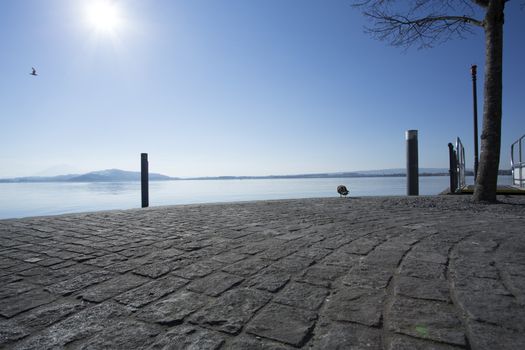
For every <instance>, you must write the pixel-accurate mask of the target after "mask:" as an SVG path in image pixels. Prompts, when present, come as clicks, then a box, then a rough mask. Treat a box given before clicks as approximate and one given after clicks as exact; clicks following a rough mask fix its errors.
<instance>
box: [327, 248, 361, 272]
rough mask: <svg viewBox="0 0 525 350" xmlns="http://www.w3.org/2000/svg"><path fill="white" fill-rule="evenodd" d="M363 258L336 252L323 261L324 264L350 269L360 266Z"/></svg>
mask: <svg viewBox="0 0 525 350" xmlns="http://www.w3.org/2000/svg"><path fill="white" fill-rule="evenodd" d="M361 258H362V256H361V255H357V254H348V253H345V252H343V251H335V252H334V253H332V254H330V255H329V256H327V257H326V258H325V259H324V260H323V264H326V265H335V266H342V267H346V268H350V267H354V266H356V265H357V264H359V261H360V259H361Z"/></svg>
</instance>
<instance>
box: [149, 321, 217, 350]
mask: <svg viewBox="0 0 525 350" xmlns="http://www.w3.org/2000/svg"><path fill="white" fill-rule="evenodd" d="M222 344H224V337H223V336H222V335H219V334H218V333H216V332H213V331H210V330H207V329H202V328H199V327H193V326H186V325H184V326H179V327H174V328H170V329H169V330H168V331H167V332H166V333H163V334H160V335H159V336H158V337H157V338H156V339H155V343H154V344H153V345H151V346H150V347H149V348H148V349H149V350H166V349H170V350H186V349H192V350H193V349H195V350H197V349H198V350H217V349H219V348H220V347H221V346H222Z"/></svg>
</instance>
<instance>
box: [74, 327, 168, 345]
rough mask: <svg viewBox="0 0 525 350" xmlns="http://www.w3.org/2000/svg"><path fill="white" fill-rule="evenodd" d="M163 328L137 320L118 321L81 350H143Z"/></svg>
mask: <svg viewBox="0 0 525 350" xmlns="http://www.w3.org/2000/svg"><path fill="white" fill-rule="evenodd" d="M161 331H162V328H161V327H158V326H155V325H152V324H147V323H143V322H139V321H135V320H118V321H116V322H115V323H112V324H110V325H108V327H106V328H104V329H103V330H102V331H100V332H98V333H96V334H95V335H93V336H92V337H91V338H90V339H88V340H87V341H85V342H84V343H83V344H82V345H81V346H79V347H78V349H79V350H98V349H114V350H119V349H122V350H129V349H141V348H144V347H146V346H147V345H149V344H151V343H152V342H153V341H154V337H155V336H156V335H158V334H159V333H160V332H161Z"/></svg>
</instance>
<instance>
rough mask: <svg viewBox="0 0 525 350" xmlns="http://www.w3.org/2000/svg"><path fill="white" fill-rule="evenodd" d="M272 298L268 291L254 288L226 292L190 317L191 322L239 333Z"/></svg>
mask: <svg viewBox="0 0 525 350" xmlns="http://www.w3.org/2000/svg"><path fill="white" fill-rule="evenodd" d="M269 300H270V296H269V295H268V293H265V292H261V291H258V290H253V289H244V288H241V289H235V290H232V291H229V292H226V293H225V294H224V295H223V296H221V297H219V298H218V299H217V300H215V301H214V302H212V303H211V304H210V305H209V306H207V307H205V308H204V309H202V310H201V311H199V312H197V313H196V314H193V315H192V316H191V317H190V322H192V323H198V324H200V325H202V326H206V327H211V328H215V329H217V330H220V331H223V332H226V333H230V334H237V333H239V332H240V330H241V329H242V327H243V326H244V324H245V323H246V322H247V321H248V320H249V319H250V318H251V317H252V316H253V314H254V313H255V312H256V311H257V310H259V309H260V308H261V307H262V306H264V305H265V304H266V303H267V302H268V301H269Z"/></svg>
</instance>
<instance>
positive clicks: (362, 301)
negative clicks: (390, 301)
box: [326, 288, 386, 326]
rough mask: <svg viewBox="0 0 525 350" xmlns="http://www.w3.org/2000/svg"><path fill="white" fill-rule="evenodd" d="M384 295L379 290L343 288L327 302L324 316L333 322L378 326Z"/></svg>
mask: <svg viewBox="0 0 525 350" xmlns="http://www.w3.org/2000/svg"><path fill="white" fill-rule="evenodd" d="M385 298H386V293H385V291H384V290H381V289H366V288H344V289H342V290H339V291H338V292H337V293H336V294H333V295H330V298H329V299H328V300H327V307H326V314H327V315H328V317H330V319H332V320H335V321H347V322H356V323H360V324H363V325H366V326H378V325H379V323H380V321H381V314H382V312H383V308H384V304H383V303H384V301H385Z"/></svg>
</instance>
